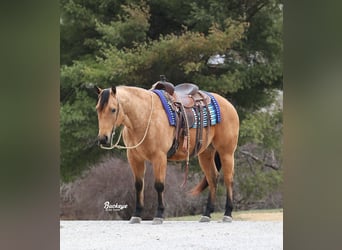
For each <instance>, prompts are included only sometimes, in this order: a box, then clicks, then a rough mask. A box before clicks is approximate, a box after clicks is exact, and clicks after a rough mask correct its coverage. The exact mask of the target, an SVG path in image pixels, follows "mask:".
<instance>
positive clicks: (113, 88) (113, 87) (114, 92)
mask: <svg viewBox="0 0 342 250" xmlns="http://www.w3.org/2000/svg"><path fill="white" fill-rule="evenodd" d="M112 94H113V95H115V94H116V87H115V86H112Z"/></svg>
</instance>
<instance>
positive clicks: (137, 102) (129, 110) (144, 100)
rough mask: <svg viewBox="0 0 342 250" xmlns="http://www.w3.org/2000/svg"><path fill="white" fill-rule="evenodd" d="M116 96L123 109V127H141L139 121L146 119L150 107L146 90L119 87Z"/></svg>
mask: <svg viewBox="0 0 342 250" xmlns="http://www.w3.org/2000/svg"><path fill="white" fill-rule="evenodd" d="M117 96H118V99H119V102H120V106H121V108H122V109H123V113H124V116H125V118H124V120H123V125H125V126H126V127H127V128H129V129H136V128H137V127H139V126H141V122H139V121H141V120H144V119H145V118H146V117H148V115H149V112H150V109H151V108H150V107H151V100H150V99H151V97H150V94H149V93H148V91H147V90H145V89H140V88H135V87H124V86H122V87H119V88H118V91H117Z"/></svg>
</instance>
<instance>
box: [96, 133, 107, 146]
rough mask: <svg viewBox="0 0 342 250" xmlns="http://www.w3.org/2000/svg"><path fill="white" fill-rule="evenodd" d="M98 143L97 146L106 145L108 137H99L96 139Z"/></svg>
mask: <svg viewBox="0 0 342 250" xmlns="http://www.w3.org/2000/svg"><path fill="white" fill-rule="evenodd" d="M98 142H99V144H107V142H108V136H106V135H104V136H99V137H98Z"/></svg>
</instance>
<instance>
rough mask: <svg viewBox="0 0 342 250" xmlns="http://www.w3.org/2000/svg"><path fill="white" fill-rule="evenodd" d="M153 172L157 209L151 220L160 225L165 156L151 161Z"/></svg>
mask: <svg viewBox="0 0 342 250" xmlns="http://www.w3.org/2000/svg"><path fill="white" fill-rule="evenodd" d="M152 164H153V171H154V178H155V182H154V188H155V189H156V191H157V195H158V207H157V212H156V215H155V217H154V219H153V224H162V223H163V219H164V209H165V207H164V184H165V177H166V167H167V159H166V155H165V154H163V155H162V156H159V157H156V158H155V159H154V160H153V161H152Z"/></svg>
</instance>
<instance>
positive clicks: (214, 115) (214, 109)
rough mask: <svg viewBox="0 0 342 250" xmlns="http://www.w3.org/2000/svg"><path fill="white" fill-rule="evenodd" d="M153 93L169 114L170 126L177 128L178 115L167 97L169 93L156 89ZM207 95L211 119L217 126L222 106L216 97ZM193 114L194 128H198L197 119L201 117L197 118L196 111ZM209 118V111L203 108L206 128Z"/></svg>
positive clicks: (212, 123)
mask: <svg viewBox="0 0 342 250" xmlns="http://www.w3.org/2000/svg"><path fill="white" fill-rule="evenodd" d="M152 91H153V92H154V93H156V94H157V95H158V96H159V99H160V101H161V103H162V105H163V107H164V110H165V112H166V114H167V118H168V120H169V124H170V126H176V113H175V111H173V110H172V107H171V102H170V101H169V100H168V99H167V98H166V96H165V95H167V93H166V92H165V91H164V90H160V89H154V90H152ZM205 93H206V94H207V95H208V96H209V97H210V99H211V102H210V104H209V105H208V109H209V112H210V117H211V125H215V124H217V123H219V122H220V121H221V112H220V106H219V105H218V103H217V101H216V99H215V97H214V96H213V95H212V94H210V93H208V92H205ZM192 112H193V113H194V115H195V122H194V124H193V126H192V128H197V119H199V117H197V115H196V112H195V110H194V109H192ZM207 117H208V110H207V108H206V107H204V108H203V120H204V127H207V126H208V120H207Z"/></svg>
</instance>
